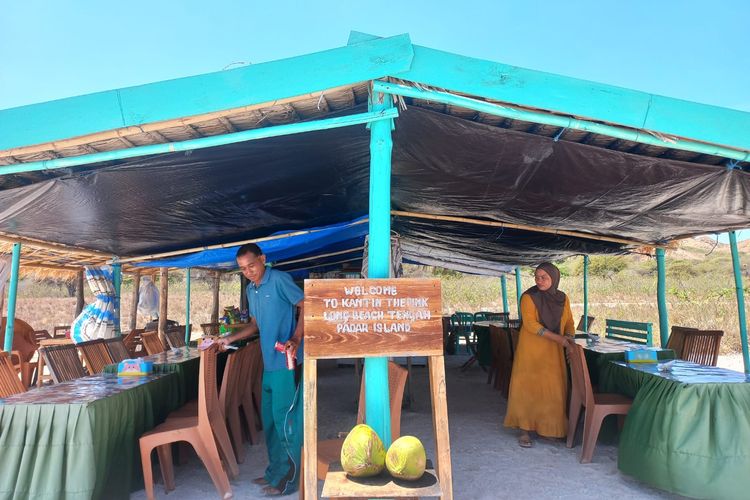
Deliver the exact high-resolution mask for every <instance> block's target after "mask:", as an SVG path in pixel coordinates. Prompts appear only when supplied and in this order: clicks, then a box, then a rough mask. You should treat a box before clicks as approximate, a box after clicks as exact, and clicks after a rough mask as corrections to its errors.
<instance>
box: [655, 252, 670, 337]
mask: <svg viewBox="0 0 750 500" xmlns="http://www.w3.org/2000/svg"><path fill="white" fill-rule="evenodd" d="M656 271H657V284H656V299H657V301H658V304H659V336H660V338H661V345H662V347H666V346H667V342H669V316H668V313H667V271H666V265H665V262H664V249H663V248H657V249H656Z"/></svg>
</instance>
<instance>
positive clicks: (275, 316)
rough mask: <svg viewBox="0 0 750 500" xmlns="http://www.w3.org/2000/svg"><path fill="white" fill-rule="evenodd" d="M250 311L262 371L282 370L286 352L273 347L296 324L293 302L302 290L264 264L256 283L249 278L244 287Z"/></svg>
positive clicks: (299, 353) (299, 355) (288, 335)
mask: <svg viewBox="0 0 750 500" xmlns="http://www.w3.org/2000/svg"><path fill="white" fill-rule="evenodd" d="M245 293H246V294H247V302H248V307H249V308H250V315H251V316H252V317H254V318H255V322H256V323H257V325H258V329H259V330H260V350H261V352H262V353H263V364H264V369H265V370H266V371H275V370H286V369H287V368H286V355H285V354H284V353H283V352H278V351H277V350H276V349H274V346H275V345H276V342H277V341H278V342H281V343H282V344H283V343H285V342H286V341H288V340H289V339H290V338H292V335H293V334H294V328H295V326H296V321H295V315H296V312H297V311H296V305H297V304H298V303H299V302H301V301H302V299H303V298H304V293H303V292H302V290H300V288H299V287H298V286H297V285H296V284H295V283H294V281H293V280H292V277H291V276H290V275H289V274H287V273H285V272H283V271H277V270H276V269H272V268H269V267H267V268H266V270H265V272H264V273H263V278H262V279H261V280H260V284H258V285H257V286H256V285H255V284H254V283H253V282H252V281H251V282H250V284H248V285H247V288H246V289H245ZM302 347H303V346H302V344H301V343H300V346H299V349H297V363H298V364H299V363H301V362H302Z"/></svg>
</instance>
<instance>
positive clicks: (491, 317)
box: [486, 312, 510, 326]
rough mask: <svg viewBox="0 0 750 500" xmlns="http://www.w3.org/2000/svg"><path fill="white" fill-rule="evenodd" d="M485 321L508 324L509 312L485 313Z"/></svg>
mask: <svg viewBox="0 0 750 500" xmlns="http://www.w3.org/2000/svg"><path fill="white" fill-rule="evenodd" d="M486 318H487V321H492V322H495V323H502V324H503V326H508V320H510V313H496V312H493V313H486Z"/></svg>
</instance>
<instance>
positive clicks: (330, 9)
mask: <svg viewBox="0 0 750 500" xmlns="http://www.w3.org/2000/svg"><path fill="white" fill-rule="evenodd" d="M748 19H750V1H747V0H713V1H712V2H708V1H706V0H701V1H698V0H629V1H627V2H623V1H614V0H612V1H605V0H599V1H589V0H579V1H576V0H568V1H566V2H561V1H559V0H558V1H542V0H538V1H534V0H525V1H524V0H518V1H503V0H495V1H472V0H461V1H458V2H457V1H444V0H432V1H416V0H410V1H404V0H400V1H388V0H380V1H378V2H375V3H374V4H372V6H371V7H368V4H367V3H365V2H352V1H343V0H338V1H334V0H328V1H307V2H305V1H285V0H276V1H273V2H269V1H267V0H266V1H255V0H245V1H227V0H212V1H210V2H207V1H205V0H201V1H197V0H181V1H178V0H173V1H163V0H162V1H159V0H149V1H143V0H130V1H128V2H102V1H101V0H99V1H91V0H72V1H59V0H58V1H53V0H23V1H22V0H0V109H5V108H10V107H16V106H22V105H25V104H31V103H37V102H44V101H49V100H53V99H59V98H63V97H70V96H75V95H81V94H87V93H91V92H96V91H102V90H110V89H114V88H120V87H127V86H132V85H139V84H144V83H150V82H155V81H161V80H167V79H172V78H179V77H183V76H190V75H196V74H201V73H207V72H213V71H221V70H224V69H228V68H234V67H237V66H238V65H244V64H257V63H261V62H265V61H271V60H275V59H281V58H285V57H291V56H295V55H301V54H306V53H310V52H316V51H319V50H325V49H329V48H333V47H338V46H342V45H345V44H346V40H347V38H348V35H349V31H351V30H356V31H362V32H365V33H371V34H374V35H379V36H392V35H397V34H401V33H409V34H410V36H411V40H412V42H413V43H415V44H419V45H425V46H428V47H431V48H435V49H440V50H445V51H448V52H454V53H458V54H462V55H466V56H472V57H478V58H482V59H489V60H493V61H498V62H502V63H506V64H512V65H516V66H521V67H525V68H530V69H535V70H540V71H547V72H551V73H557V74H562V75H567V76H572V77H576V78H582V79H586V80H593V81H597V82H601V83H606V84H611V85H617V86H621V87H627V88H631V89H635V90H642V91H646V92H650V93H655V94H660V95H665V96H669V97H676V98H680V99H687V100H690V101H696V102H702V103H706V104H712V105H716V106H723V107H728V108H734V109H738V110H743V111H750V50H748V49H749V48H750V47H749V45H750V39H749V38H748V37H747V20H748ZM747 233H748V234H746V235H745V234H743V236H745V237H748V236H750V232H747Z"/></svg>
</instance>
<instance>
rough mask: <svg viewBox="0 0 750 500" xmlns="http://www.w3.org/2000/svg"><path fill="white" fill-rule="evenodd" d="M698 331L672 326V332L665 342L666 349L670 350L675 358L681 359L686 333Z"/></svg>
mask: <svg viewBox="0 0 750 500" xmlns="http://www.w3.org/2000/svg"><path fill="white" fill-rule="evenodd" d="M695 331H698V329H697V328H690V327H687V326H677V325H675V326H673V327H672V331H671V332H670V334H669V339H668V340H667V349H672V350H673V351H674V353H675V355H676V356H677V359H682V350H683V347H684V346H685V335H687V333H688V332H695Z"/></svg>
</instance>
